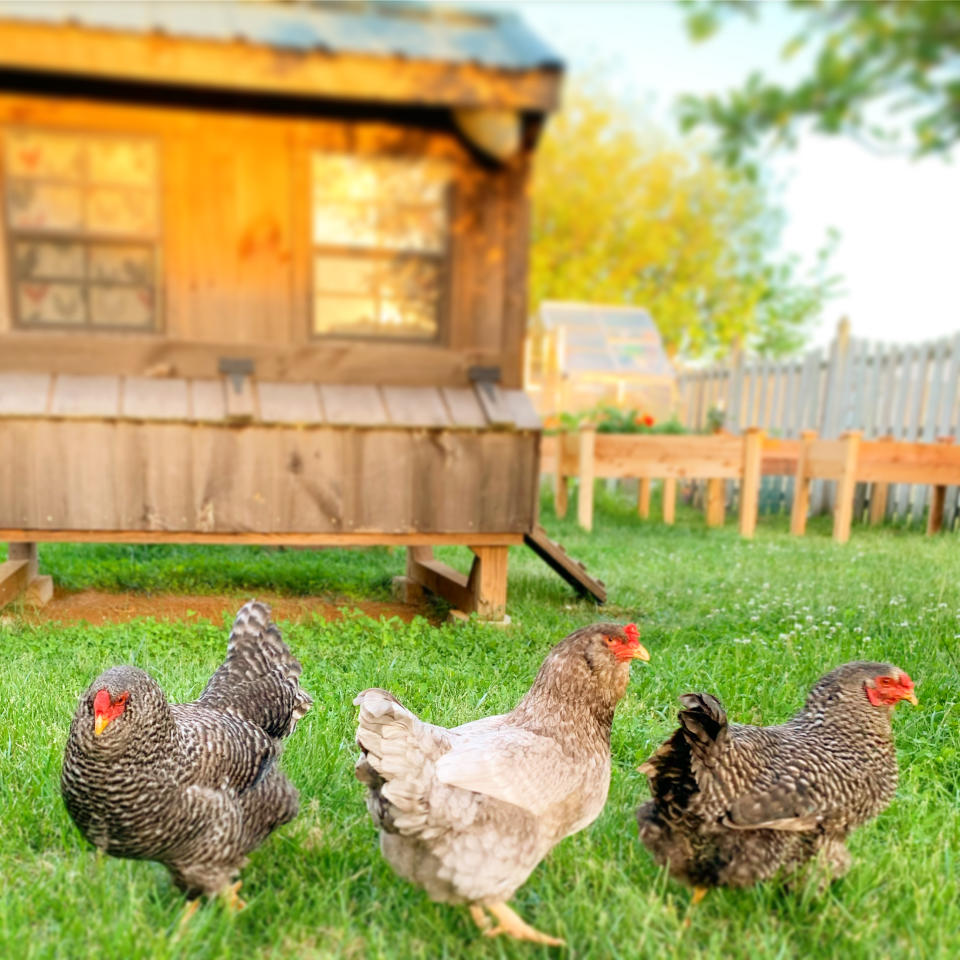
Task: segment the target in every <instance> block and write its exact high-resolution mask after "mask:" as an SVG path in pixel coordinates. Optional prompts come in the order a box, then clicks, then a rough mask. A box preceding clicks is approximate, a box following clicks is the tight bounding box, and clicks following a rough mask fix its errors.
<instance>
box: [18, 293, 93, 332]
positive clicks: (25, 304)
mask: <svg viewBox="0 0 960 960" xmlns="http://www.w3.org/2000/svg"><path fill="white" fill-rule="evenodd" d="M17 294H18V296H17V300H18V307H19V313H20V320H21V322H23V323H44V324H46V323H51V324H53V323H56V324H70V325H75V324H82V323H85V322H86V307H85V305H84V301H83V287H82V286H81V285H80V284H79V283H21V284H18V286H17Z"/></svg>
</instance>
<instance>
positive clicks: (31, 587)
mask: <svg viewBox="0 0 960 960" xmlns="http://www.w3.org/2000/svg"><path fill="white" fill-rule="evenodd" d="M19 596H22V597H23V599H24V600H25V601H26V602H27V603H29V604H32V605H33V606H35V607H42V606H43V605H44V604H45V603H46V602H47V601H48V600H49V599H50V598H51V597H52V596H53V577H41V576H39V575H38V565H37V545H36V543H34V542H31V541H13V542H11V543H9V544H8V545H7V562H6V563H2V564H0V607H3V606H4V605H6V604H8V603H10V602H11V601H12V600H15V599H16V598H17V597H19Z"/></svg>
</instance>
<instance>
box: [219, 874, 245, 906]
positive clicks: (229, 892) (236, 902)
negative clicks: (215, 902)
mask: <svg viewBox="0 0 960 960" xmlns="http://www.w3.org/2000/svg"><path fill="white" fill-rule="evenodd" d="M242 885H243V881H242V880H238V881H237V882H236V883H232V884H230V886H229V887H227V888H226V889H225V890H224V891H223V896H224V897H225V898H226V901H227V907H228V908H229V909H230V910H237V911H240V910H242V909H243V908H244V907H245V906H246V905H247V902H246V900H241V899H240V897H239V892H240V887H241V886H242Z"/></svg>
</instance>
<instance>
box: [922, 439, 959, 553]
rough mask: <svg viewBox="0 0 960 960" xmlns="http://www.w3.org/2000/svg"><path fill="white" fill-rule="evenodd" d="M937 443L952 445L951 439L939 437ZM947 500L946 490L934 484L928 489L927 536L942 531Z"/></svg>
mask: <svg viewBox="0 0 960 960" xmlns="http://www.w3.org/2000/svg"><path fill="white" fill-rule="evenodd" d="M937 443H941V444H943V445H944V446H947V445H949V444H951V443H953V437H939V438H938V439H937ZM946 500H947V488H946V486H944V485H943V484H935V485H934V486H932V487H931V488H930V512H929V513H928V514H927V536H931V535H932V534H934V533H939V532H940V531H941V529H943V508H944V504H945V503H946Z"/></svg>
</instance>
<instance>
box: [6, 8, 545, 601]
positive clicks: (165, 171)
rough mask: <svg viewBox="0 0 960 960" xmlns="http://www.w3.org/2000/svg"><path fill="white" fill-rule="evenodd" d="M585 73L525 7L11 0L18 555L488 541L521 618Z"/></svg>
mask: <svg viewBox="0 0 960 960" xmlns="http://www.w3.org/2000/svg"><path fill="white" fill-rule="evenodd" d="M560 77H561V68H560V64H559V62H558V61H557V59H556V57H555V56H554V55H553V54H552V53H551V52H550V51H549V50H548V49H547V48H546V47H545V46H543V44H541V43H540V42H539V41H538V40H537V39H536V38H535V37H534V36H532V35H531V34H530V33H528V32H527V30H526V29H525V28H524V26H523V25H522V23H520V21H518V20H517V19H516V18H515V17H514V16H512V15H510V14H506V13H504V14H499V13H496V14H489V13H486V14H473V13H469V12H465V11H462V10H457V9H446V8H433V7H418V6H414V5H410V4H403V5H393V4H389V5H387V4H372V3H370V4H367V3H359V4H353V3H351V4H337V3H332V4H314V3H256V2H244V3H227V2H221V3H189V4H186V3H183V4H176V3H172V4H157V3H151V4H147V3H144V4H136V3H124V4H90V3H70V2H51V3H42V4H37V3H17V2H2V3H0V156H2V167H0V189H2V194H3V212H2V230H0V246H2V249H0V539H6V540H8V541H10V542H11V543H21V544H22V543H27V544H34V543H36V542H37V541H42V540H93V541H124V540H125V541H137V542H162V541H168V540H173V541H178V542H229V543H274V544H281V543H291V544H293V543H296V544H324V545H344V546H349V545H358V544H368V543H400V544H406V545H408V546H411V547H416V548H418V550H417V551H413V552H412V553H411V561H410V562H411V571H412V573H413V574H415V575H416V578H417V579H418V582H422V583H426V585H430V584H429V583H427V581H431V582H433V581H434V580H436V576H447V574H448V573H449V571H444V570H440V573H439V574H438V573H437V570H436V569H434V568H438V569H439V567H440V566H441V565H438V564H436V563H435V561H433V560H432V557H431V556H430V555H429V548H430V547H431V546H432V545H434V544H441V543H460V544H465V545H467V546H470V547H472V548H474V552H475V553H476V554H477V556H478V557H479V558H480V559H479V560H478V561H477V564H475V569H474V571H473V575H472V577H471V578H467V577H460V578H459V581H462V583H460V582H459V581H458V580H457V578H455V577H454V578H453V581H454V582H455V585H456V584H457V583H459V586H460V587H461V588H462V591H465V592H464V593H460V594H456V590H453V593H455V594H456V595H457V597H458V598H459V599H460V600H461V601H462V604H461V605H464V606H468V607H469V606H471V605H472V606H473V608H475V609H481V610H483V611H485V612H487V613H491V614H494V615H495V614H496V613H497V612H499V611H500V610H501V609H502V607H503V602H504V591H505V570H506V561H505V553H506V547H507V545H509V544H511V543H518V542H521V541H522V539H523V537H524V535H525V534H527V533H529V532H530V531H531V530H532V529H533V527H534V525H535V522H536V509H537V478H538V441H539V430H540V423H539V420H538V419H537V416H536V414H535V413H534V411H533V409H532V406H531V405H530V403H529V401H528V400H527V398H526V396H525V395H524V394H523V392H522V390H521V386H522V344H523V337H524V328H525V318H526V307H527V293H526V274H527V246H528V232H527V231H528V218H529V210H528V206H529V204H528V181H529V175H530V160H531V155H532V152H533V150H534V149H535V143H536V140H537V135H538V132H539V129H540V127H541V124H542V122H543V120H544V118H545V116H546V115H547V114H548V112H549V111H550V110H551V109H552V108H553V107H554V106H555V105H556V100H557V94H558V87H559V82H560ZM31 549H32V548H24V547H20V548H17V549H15V550H13V551H12V553H11V555H12V556H14V555H15V556H14V559H13V560H12V561H10V562H11V563H14V564H23V563H26V564H27V568H24V567H22V566H21V567H18V568H17V573H16V576H17V577H19V578H21V579H22V578H23V577H26V578H27V579H30V578H31V576H32V575H33V573H35V551H34V552H32V553H31ZM483 563H486V565H487V573H486V574H484V573H483V571H481V569H480V566H482V565H483ZM31 564H32V565H33V569H28V568H30V566H31ZM501 568H502V576H501ZM24 569H26V573H24V572H23V571H24ZM431 571H432V572H431ZM491 571H494V572H491ZM7 572H8V574H10V568H9V564H8V570H7ZM11 575H12V574H11ZM8 579H9V577H8ZM447 579H448V580H449V579H450V577H449V576H447ZM484 584H485V585H484ZM441 585H442V584H441ZM451 589H452V588H451Z"/></svg>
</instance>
